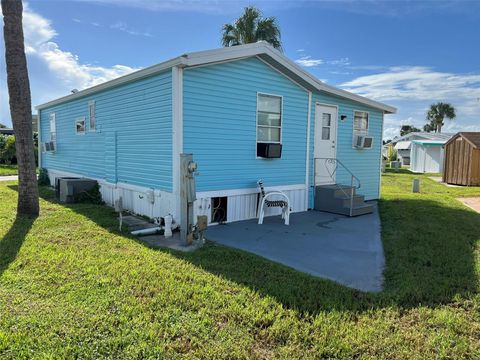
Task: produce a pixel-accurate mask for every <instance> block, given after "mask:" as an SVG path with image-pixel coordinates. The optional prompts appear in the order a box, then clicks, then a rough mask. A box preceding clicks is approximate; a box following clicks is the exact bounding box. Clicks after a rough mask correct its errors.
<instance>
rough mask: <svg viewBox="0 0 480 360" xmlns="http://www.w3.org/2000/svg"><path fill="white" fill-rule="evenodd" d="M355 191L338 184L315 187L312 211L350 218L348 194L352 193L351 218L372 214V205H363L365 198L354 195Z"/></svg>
mask: <svg viewBox="0 0 480 360" xmlns="http://www.w3.org/2000/svg"><path fill="white" fill-rule="evenodd" d="M355 190H356V189H355V188H353V187H351V186H347V185H340V184H334V185H321V186H317V187H316V188H315V201H314V209H315V210H319V211H326V212H331V213H335V214H342V215H347V216H350V201H351V199H350V192H351V191H353V194H354V195H353V209H352V216H359V215H364V214H370V213H371V212H373V205H371V204H368V203H365V196H363V195H360V194H356V192H355Z"/></svg>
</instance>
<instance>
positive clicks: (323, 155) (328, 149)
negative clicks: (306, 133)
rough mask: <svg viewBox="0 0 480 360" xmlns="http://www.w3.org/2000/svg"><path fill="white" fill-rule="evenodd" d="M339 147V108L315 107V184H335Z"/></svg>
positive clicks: (318, 105)
mask: <svg viewBox="0 0 480 360" xmlns="http://www.w3.org/2000/svg"><path fill="white" fill-rule="evenodd" d="M336 146H337V108H336V107H335V106H328V105H320V104H317V105H316V106H315V140H314V150H313V154H314V158H315V184H316V185H327V184H334V183H335V166H336V164H335V161H328V160H325V159H327V158H328V159H336V153H337V152H336Z"/></svg>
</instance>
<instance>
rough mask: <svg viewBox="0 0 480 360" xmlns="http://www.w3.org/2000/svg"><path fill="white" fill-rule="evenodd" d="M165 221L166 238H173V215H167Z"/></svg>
mask: <svg viewBox="0 0 480 360" xmlns="http://www.w3.org/2000/svg"><path fill="white" fill-rule="evenodd" d="M164 220H165V233H164V235H165V237H166V238H169V237H171V236H172V221H173V218H172V215H167V216H165V218H164Z"/></svg>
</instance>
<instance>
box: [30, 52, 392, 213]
mask: <svg viewBox="0 0 480 360" xmlns="http://www.w3.org/2000/svg"><path fill="white" fill-rule="evenodd" d="M37 109H38V114H39V123H40V126H39V127H40V142H41V143H42V144H44V146H43V151H42V152H40V154H39V157H40V159H39V161H40V164H41V165H40V166H41V167H42V168H46V169H47V170H48V172H49V176H50V180H51V183H52V184H54V181H55V178H57V177H62V176H78V177H86V178H91V179H95V180H97V181H98V182H99V184H100V185H101V193H102V196H103V198H104V200H105V201H106V202H107V203H108V204H113V203H114V201H115V199H116V198H118V197H119V196H122V199H123V205H124V207H125V208H126V209H129V210H131V211H133V212H135V213H138V214H143V215H146V216H149V217H164V216H166V215H167V214H172V216H173V218H174V219H175V220H176V221H179V216H180V211H179V207H180V201H181V200H180V194H179V183H180V180H179V176H180V175H179V174H180V154H181V153H191V154H193V158H194V160H195V161H196V162H197V164H198V174H197V175H196V190H197V201H196V202H195V204H194V210H195V214H197V215H200V214H205V215H207V216H208V217H209V221H212V218H211V215H212V206H215V204H217V205H218V204H223V205H222V206H224V207H225V209H224V210H225V213H226V215H225V219H224V220H225V221H227V222H231V221H237V220H243V219H249V218H254V217H255V216H256V207H257V196H258V189H257V186H256V183H257V181H258V180H259V179H263V181H264V183H265V185H266V187H267V190H269V189H278V190H282V191H284V192H285V193H287V194H288V196H289V198H290V202H291V206H292V210H293V211H294V212H298V211H305V210H307V209H309V208H311V207H312V206H313V203H314V199H313V196H314V191H313V187H314V186H316V185H322V184H342V183H350V175H349V174H350V173H349V172H348V171H350V172H351V173H353V174H355V176H356V177H357V178H358V179H359V181H361V189H360V191H361V193H362V194H363V195H364V196H365V199H367V200H372V199H377V198H379V195H380V163H381V146H382V130H383V117H384V114H390V113H394V112H395V111H396V109H395V108H393V107H391V106H388V105H385V104H382V103H379V102H376V101H373V100H370V99H367V98H364V97H361V96H358V95H356V94H352V93H350V92H347V91H344V90H341V89H338V88H335V87H333V86H330V85H327V84H325V83H323V82H321V81H319V80H318V79H316V78H315V77H314V76H312V75H311V74H309V73H307V72H306V71H304V70H303V69H302V68H301V67H299V66H298V65H297V64H295V62H293V61H291V60H289V59H287V58H286V57H285V56H284V55H283V54H281V53H280V52H278V51H277V50H275V49H273V48H272V47H271V46H269V45H268V44H266V43H264V42H259V43H255V44H249V45H241V46H234V47H230V48H222V49H215V50H208V51H201V52H194V53H187V54H184V55H181V56H179V57H176V58H174V59H171V60H168V61H165V62H162V63H160V64H157V65H154V66H152V67H148V68H145V69H142V70H140V71H137V72H134V73H131V74H129V75H126V76H123V77H120V78H117V79H115V80H112V81H108V82H106V83H103V84H100V85H97V86H94V87H92V88H88V89H85V90H82V91H78V92H76V93H73V94H70V95H68V96H65V97H62V98H59V99H56V100H53V101H50V102H48V103H45V104H42V105H39V106H38V107H37ZM46 144H53V145H49V148H47V146H45V145H46ZM272 154H273V155H272ZM320 158H321V159H320ZM315 159H317V160H315ZM325 159H336V160H338V162H341V163H342V166H341V167H338V168H329V165H328V164H326V160H325ZM347 169H348V171H347ZM332 171H333V173H332Z"/></svg>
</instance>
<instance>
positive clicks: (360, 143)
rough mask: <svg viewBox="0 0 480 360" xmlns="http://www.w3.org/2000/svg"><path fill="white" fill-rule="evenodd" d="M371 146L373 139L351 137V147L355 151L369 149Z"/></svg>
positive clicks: (368, 137) (369, 137) (361, 136)
mask: <svg viewBox="0 0 480 360" xmlns="http://www.w3.org/2000/svg"><path fill="white" fill-rule="evenodd" d="M372 145H373V137H372V136H365V135H355V136H354V137H353V146H354V147H356V148H357V149H370V148H371V147H372Z"/></svg>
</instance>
